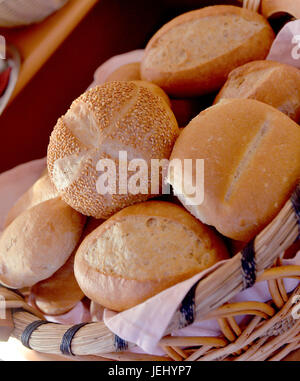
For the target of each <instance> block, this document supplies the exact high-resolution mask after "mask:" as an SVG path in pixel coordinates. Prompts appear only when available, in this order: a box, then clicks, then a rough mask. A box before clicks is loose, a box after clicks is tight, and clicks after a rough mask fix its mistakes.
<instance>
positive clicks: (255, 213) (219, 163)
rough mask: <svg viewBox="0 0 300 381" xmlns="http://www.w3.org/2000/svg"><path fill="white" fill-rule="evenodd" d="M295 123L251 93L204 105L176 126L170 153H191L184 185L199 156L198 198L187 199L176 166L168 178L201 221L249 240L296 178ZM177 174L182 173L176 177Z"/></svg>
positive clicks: (299, 130) (299, 154) (299, 133)
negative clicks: (201, 165) (201, 171)
mask: <svg viewBox="0 0 300 381" xmlns="http://www.w3.org/2000/svg"><path fill="white" fill-rule="evenodd" d="M299 143H300V127H299V126H298V125H297V124H296V123H295V122H293V121H292V120H291V119H290V118H288V117H287V116H286V115H284V114H283V113H281V112H280V111H278V110H276V109H275V108H273V107H271V106H269V105H266V104H264V103H262V102H259V101H256V100H252V99H234V100H226V101H224V102H221V103H219V104H217V105H215V106H212V107H210V108H208V109H207V110H205V111H203V112H202V113H200V114H199V115H198V116H197V117H196V118H194V119H193V120H192V121H191V122H190V123H189V125H188V126H187V127H186V128H185V129H184V130H183V131H182V132H181V134H180V136H179V138H178V140H177V142H176V144H175V146H174V149H173V152H172V155H171V159H170V160H173V159H179V160H180V161H179V162H181V163H182V161H183V160H184V159H187V158H188V159H192V162H193V166H192V170H189V169H187V170H186V172H185V173H184V175H185V176H186V179H189V180H186V181H187V185H188V183H189V182H191V181H193V184H195V181H196V176H199V174H198V175H197V174H196V164H195V161H196V159H204V201H203V202H202V203H200V204H198V205H197V204H196V203H195V204H196V205H193V202H190V204H192V205H188V203H189V199H190V197H191V195H188V194H187V192H185V191H184V189H185V188H184V186H185V185H186V184H184V186H183V184H182V179H180V176H178V175H177V173H176V171H173V172H171V171H170V174H169V179H168V181H169V183H170V184H171V185H172V186H173V189H174V192H175V193H176V194H177V195H178V197H179V198H180V200H181V202H182V203H183V204H184V205H185V206H186V208H188V209H189V210H190V212H191V213H192V214H193V215H194V216H196V217H197V218H198V219H199V220H200V221H202V222H203V223H205V224H208V225H212V226H214V227H215V228H216V229H217V230H218V231H219V232H220V233H221V234H223V235H224V236H227V237H229V238H232V239H234V240H238V241H245V242H247V241H249V240H251V239H252V238H254V236H255V235H256V234H258V233H259V232H260V231H261V230H262V228H263V227H265V226H266V225H267V224H268V223H269V222H271V220H272V219H273V218H274V217H275V216H276V214H277V213H278V212H279V211H280V209H281V208H282V207H283V205H284V203H285V202H286V201H287V199H288V197H289V196H290V194H291V193H292V191H293V189H294V188H295V187H296V185H297V183H298V182H299V181H300V144H299ZM182 178H183V177H182Z"/></svg>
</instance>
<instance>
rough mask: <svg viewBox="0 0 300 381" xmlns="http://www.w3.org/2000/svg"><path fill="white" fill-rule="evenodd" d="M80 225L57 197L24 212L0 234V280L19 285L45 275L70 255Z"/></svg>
mask: <svg viewBox="0 0 300 381" xmlns="http://www.w3.org/2000/svg"><path fill="white" fill-rule="evenodd" d="M84 224H85V217H84V216H82V215H81V214H79V213H78V212H76V211H75V210H74V209H72V208H71V207H70V206H69V205H67V204H66V203H65V202H63V201H62V200H61V199H60V198H54V199H52V200H48V201H45V202H42V203H40V204H38V205H36V206H34V207H32V208H30V209H28V210H26V211H24V212H23V213H22V214H20V215H19V216H18V217H17V218H16V219H15V220H14V221H13V222H12V223H11V224H10V225H9V226H8V227H7V228H6V229H5V230H4V232H3V234H2V235H1V237H0V283H2V284H4V285H5V286H7V287H10V288H22V287H31V286H33V285H34V284H36V283H37V282H39V281H41V280H43V279H47V278H49V277H50V276H51V275H53V274H54V273H55V272H56V271H57V270H58V269H59V268H60V267H61V266H62V265H63V264H64V263H65V262H66V261H67V259H68V258H69V256H70V255H71V253H72V251H73V250H74V248H75V246H76V244H77V243H78V241H79V239H80V236H81V233H82V230H83V227H84Z"/></svg>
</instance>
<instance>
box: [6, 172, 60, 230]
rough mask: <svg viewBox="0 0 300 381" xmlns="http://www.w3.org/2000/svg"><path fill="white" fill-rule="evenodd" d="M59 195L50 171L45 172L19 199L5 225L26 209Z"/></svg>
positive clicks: (9, 213)
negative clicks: (49, 174)
mask: <svg viewBox="0 0 300 381" xmlns="http://www.w3.org/2000/svg"><path fill="white" fill-rule="evenodd" d="M57 196H58V192H57V190H56V188H55V186H54V185H53V184H52V182H51V181H50V178H49V176H48V172H47V171H46V172H43V174H42V176H41V177H40V178H39V179H38V180H37V181H36V182H35V183H34V184H33V185H32V187H30V188H29V189H28V191H27V192H25V193H24V194H23V195H22V196H21V197H20V198H19V199H18V201H17V202H16V203H15V205H14V206H13V207H12V208H11V209H10V211H9V212H8V215H7V217H6V220H5V224H4V227H6V226H8V225H9V224H10V223H11V222H12V221H13V220H14V219H15V218H16V217H18V216H19V215H20V214H21V213H22V212H24V211H25V210H27V209H30V208H32V207H33V206H35V205H37V204H39V203H41V202H43V201H47V200H50V199H52V198H55V197H57Z"/></svg>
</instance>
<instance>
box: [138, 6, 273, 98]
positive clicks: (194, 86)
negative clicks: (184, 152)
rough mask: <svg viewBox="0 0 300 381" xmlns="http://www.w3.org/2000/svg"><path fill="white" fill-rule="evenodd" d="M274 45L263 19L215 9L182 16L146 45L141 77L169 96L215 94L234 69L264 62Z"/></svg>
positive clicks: (235, 9)
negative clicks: (256, 62)
mask: <svg viewBox="0 0 300 381" xmlns="http://www.w3.org/2000/svg"><path fill="white" fill-rule="evenodd" d="M273 40H274V32H273V30H272V28H271V26H270V25H269V24H268V22H267V20H266V19H264V17H263V16H261V15H259V14H258V13H256V12H252V11H250V10H248V9H242V8H239V7H234V6H229V5H216V6H210V7H206V8H202V9H199V10H196V11H191V12H187V13H184V14H182V15H180V16H178V17H176V18H175V19H173V20H172V21H170V22H168V23H167V24H166V25H164V26H163V27H162V28H161V29H160V30H159V31H158V32H157V33H156V34H155V35H154V36H153V37H152V39H151V40H150V41H149V43H148V44H147V46H146V50H145V54H144V57H143V59H142V64H141V76H142V79H144V80H147V81H151V82H154V83H156V84H157V85H158V86H160V87H161V88H163V89H164V90H165V91H166V92H167V94H168V95H175V96H194V95H201V94H206V93H209V92H213V91H216V90H219V89H220V87H221V86H222V85H223V84H224V83H225V81H226V78H227V76H228V74H229V73H230V72H231V71H232V70H233V69H234V68H236V67H238V66H240V65H243V64H245V63H246V62H249V61H253V60H259V59H264V58H265V57H266V56H267V54H268V52H269V49H270V47H271V44H272V42H273Z"/></svg>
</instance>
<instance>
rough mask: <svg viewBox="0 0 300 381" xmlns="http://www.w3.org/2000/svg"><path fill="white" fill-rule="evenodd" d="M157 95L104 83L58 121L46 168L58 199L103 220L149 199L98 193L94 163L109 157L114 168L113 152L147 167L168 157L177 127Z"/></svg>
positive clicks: (139, 86)
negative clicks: (145, 163)
mask: <svg viewBox="0 0 300 381" xmlns="http://www.w3.org/2000/svg"><path fill="white" fill-rule="evenodd" d="M154 88H155V91H153V89H154ZM158 93H159V94H160V96H158ZM161 94H162V90H161V89H158V88H157V87H156V86H154V85H150V84H144V83H143V82H134V81H131V82H127V81H120V82H108V83H105V84H104V85H102V86H98V87H96V88H93V89H91V90H89V91H88V92H86V93H84V94H83V95H82V96H81V97H79V98H78V99H77V100H75V101H74V102H73V104H72V106H71V108H70V110H69V111H68V113H67V114H66V115H65V116H64V117H62V118H61V119H59V121H58V123H57V125H56V127H55V128H54V131H53V132H52V135H51V138H50V144H49V146H48V157H47V159H48V169H49V175H50V177H51V179H52V181H53V183H54V184H55V186H56V188H57V189H58V190H59V193H60V195H61V196H62V198H63V199H64V200H65V201H66V202H67V203H68V204H69V205H71V206H72V207H73V208H74V209H76V210H78V211H79V212H81V213H82V214H85V215H87V216H92V217H95V218H108V217H109V216H111V215H112V214H113V213H115V212H116V211H118V210H120V209H122V208H124V207H126V206H128V205H131V204H133V203H136V202H141V201H145V200H147V199H148V198H150V197H151V194H150V192H149V194H137V195H134V194H130V193H128V194H119V192H117V194H106V195H102V194H100V193H98V192H97V189H96V182H97V180H98V177H99V175H100V173H99V172H97V170H96V165H97V163H98V161H99V160H100V159H111V160H113V161H114V162H115V164H116V166H117V170H118V169H119V168H118V155H119V151H127V153H128V161H130V160H132V159H136V158H141V159H144V160H146V162H147V163H148V164H150V159H151V158H155V159H163V158H166V159H168V158H169V156H170V154H171V150H172V147H173V145H174V142H175V140H176V138H177V137H178V134H179V129H178V126H177V122H176V119H175V117H174V114H173V113H172V111H171V109H170V107H169V106H168V104H167V102H166V101H163V99H162V96H161ZM117 173H118V172H117ZM117 180H118V177H117ZM117 183H118V181H117ZM149 189H150V182H149Z"/></svg>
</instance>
